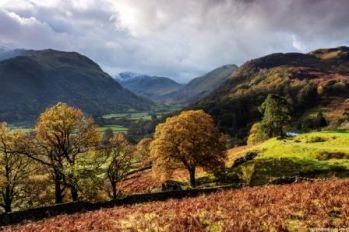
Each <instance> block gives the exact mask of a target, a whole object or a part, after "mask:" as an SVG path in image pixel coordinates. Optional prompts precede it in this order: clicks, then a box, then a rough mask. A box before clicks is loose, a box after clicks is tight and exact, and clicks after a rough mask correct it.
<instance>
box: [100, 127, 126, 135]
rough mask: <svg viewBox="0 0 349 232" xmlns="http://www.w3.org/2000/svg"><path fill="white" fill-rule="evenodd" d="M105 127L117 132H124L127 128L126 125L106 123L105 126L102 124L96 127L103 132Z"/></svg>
mask: <svg viewBox="0 0 349 232" xmlns="http://www.w3.org/2000/svg"><path fill="white" fill-rule="evenodd" d="M107 129H112V131H113V132H114V133H118V132H125V133H126V132H127V130H128V129H127V128H126V127H123V126H119V125H107V126H103V127H98V131H99V132H100V133H103V132H104V131H106V130H107Z"/></svg>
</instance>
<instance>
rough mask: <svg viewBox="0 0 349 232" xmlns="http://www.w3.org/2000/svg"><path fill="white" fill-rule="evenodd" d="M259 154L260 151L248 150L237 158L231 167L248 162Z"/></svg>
mask: <svg viewBox="0 0 349 232" xmlns="http://www.w3.org/2000/svg"><path fill="white" fill-rule="evenodd" d="M257 155H258V153H257V152H254V151H251V152H247V153H246V155H244V156H243V157H240V158H238V159H236V160H235V161H234V163H233V165H232V166H231V167H232V168H235V167H237V166H239V165H241V164H243V163H246V162H247V161H250V160H253V159H254V158H255V157H256V156H257Z"/></svg>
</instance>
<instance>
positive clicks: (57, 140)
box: [35, 103, 100, 201]
mask: <svg viewBox="0 0 349 232" xmlns="http://www.w3.org/2000/svg"><path fill="white" fill-rule="evenodd" d="M35 131H36V137H37V141H38V143H39V144H40V146H41V147H45V148H46V149H45V150H46V151H47V152H46V158H45V160H42V161H44V162H45V163H46V164H49V165H53V166H52V167H53V169H54V172H58V174H59V175H61V179H63V182H64V183H63V184H64V185H66V186H68V187H69V188H70V192H71V196H72V199H73V201H76V200H78V186H77V183H78V177H77V173H78V168H79V167H78V165H77V159H78V157H79V155H81V154H86V153H87V152H88V151H90V150H91V149H94V148H95V147H96V146H98V143H99V141H100V136H99V134H98V132H97V129H96V126H95V124H94V122H93V120H92V119H90V118H88V117H86V116H85V115H84V114H83V112H82V111H81V110H79V109H77V108H74V107H72V106H69V105H67V104H65V103H58V104H57V105H55V106H53V107H51V108H48V109H47V110H46V111H45V112H44V113H42V114H41V115H40V117H39V120H38V122H37V124H36V127H35Z"/></svg>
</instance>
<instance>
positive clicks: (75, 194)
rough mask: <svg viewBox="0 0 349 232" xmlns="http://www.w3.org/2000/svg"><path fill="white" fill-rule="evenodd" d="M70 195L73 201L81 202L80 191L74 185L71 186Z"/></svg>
mask: <svg viewBox="0 0 349 232" xmlns="http://www.w3.org/2000/svg"><path fill="white" fill-rule="evenodd" d="M70 193H71V197H72V200H73V201H78V200H79V195H78V189H77V188H76V187H75V186H74V185H71V186H70Z"/></svg>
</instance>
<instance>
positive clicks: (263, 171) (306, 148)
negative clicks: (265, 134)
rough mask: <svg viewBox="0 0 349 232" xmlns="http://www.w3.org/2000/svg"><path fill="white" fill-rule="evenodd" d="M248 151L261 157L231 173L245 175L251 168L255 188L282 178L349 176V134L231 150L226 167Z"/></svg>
mask: <svg viewBox="0 0 349 232" xmlns="http://www.w3.org/2000/svg"><path fill="white" fill-rule="evenodd" d="M248 151H257V152H258V156H257V157H256V158H255V159H254V160H252V161H249V162H247V163H245V164H243V165H242V166H241V167H238V168H235V169H232V172H236V173H239V172H243V170H244V169H246V168H247V167H251V165H252V166H253V170H252V172H251V173H250V174H251V175H252V180H251V182H252V184H262V183H266V182H268V181H269V180H270V179H273V178H277V177H281V176H293V175H304V176H308V177H328V176H332V175H336V176H348V175H349V159H348V158H349V132H348V131H324V132H312V133H307V134H301V135H298V136H296V137H293V138H287V139H282V140H278V139H276V138H273V139H270V140H267V141H265V142H264V143H261V144H259V145H255V146H250V147H246V149H243V150H239V151H238V152H235V151H234V149H232V150H231V151H230V152H229V162H228V164H227V166H228V167H230V166H231V164H232V162H233V160H235V159H236V158H238V157H241V156H243V155H244V154H246V152H248Z"/></svg>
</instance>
